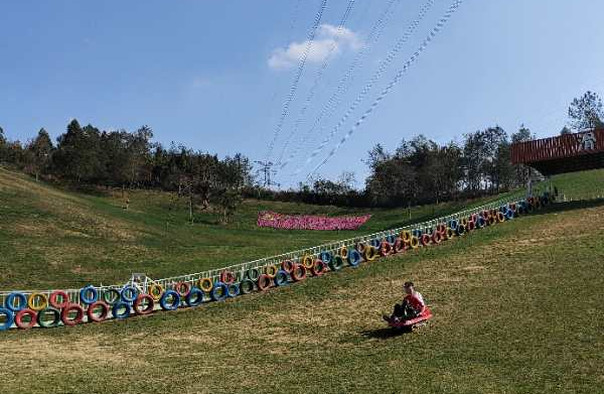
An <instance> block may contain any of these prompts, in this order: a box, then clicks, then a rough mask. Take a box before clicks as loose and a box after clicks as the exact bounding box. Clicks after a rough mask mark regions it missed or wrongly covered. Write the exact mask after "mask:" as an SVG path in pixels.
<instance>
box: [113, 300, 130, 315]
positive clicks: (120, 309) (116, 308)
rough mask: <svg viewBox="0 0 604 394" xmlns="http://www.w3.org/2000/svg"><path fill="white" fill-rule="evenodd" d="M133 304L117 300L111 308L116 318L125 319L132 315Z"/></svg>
mask: <svg viewBox="0 0 604 394" xmlns="http://www.w3.org/2000/svg"><path fill="white" fill-rule="evenodd" d="M131 310H132V306H131V305H130V304H129V303H127V302H123V301H119V302H116V303H115V304H114V305H113V307H112V308H111V314H112V315H113V317H114V318H116V319H125V318H127V317H129V316H130V311H131Z"/></svg>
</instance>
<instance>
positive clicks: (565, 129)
mask: <svg viewBox="0 0 604 394" xmlns="http://www.w3.org/2000/svg"><path fill="white" fill-rule="evenodd" d="M566 134H572V131H571V130H570V129H569V128H568V127H566V126H564V127H563V128H562V130H560V135H566Z"/></svg>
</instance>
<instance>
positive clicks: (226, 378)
mask: <svg viewBox="0 0 604 394" xmlns="http://www.w3.org/2000/svg"><path fill="white" fill-rule="evenodd" d="M601 174H602V173H599V175H597V176H599V177H600V176H601ZM577 176H578V177H579V178H581V177H586V178H585V179H591V178H590V177H591V176H593V174H590V175H587V176H586V175H584V174H580V175H577ZM599 179H601V178H599ZM574 181H575V182H579V183H581V184H583V183H582V182H580V180H579V181H578V180H577V178H574ZM590 182H591V181H590ZM600 185H602V183H601V182H600ZM559 187H560V186H559ZM584 187H585V188H586V189H589V190H591V189H594V188H597V187H599V185H597V184H596V185H595V186H592V187H591V188H590V186H589V185H585V186H584ZM3 190H6V189H5V186H4V185H3ZM57 193H58V192H57ZM52 198H56V199H57V200H60V201H65V204H66V205H67V206H71V205H72V204H73V206H75V207H80V206H85V207H89V206H92V207H96V208H95V209H96V210H95V212H96V213H95V215H98V216H95V218H96V219H95V220H97V222H95V226H101V225H102V224H103V223H107V227H106V229H105V230H100V231H101V232H100V234H102V237H106V238H111V237H120V236H121V237H122V238H120V239H122V241H123V242H124V243H126V244H127V245H133V244H134V242H133V241H129V240H128V238H127V237H125V236H123V235H121V234H123V233H122V232H124V233H127V234H137V233H136V231H140V232H141V233H142V235H136V236H137V237H141V238H140V239H145V236H150V237H155V238H152V239H159V238H160V235H153V233H152V231H151V230H149V228H157V227H153V226H143V225H142V224H141V222H144V220H151V219H142V218H135V219H132V218H129V219H122V220H121V221H120V220H118V219H117V217H118V216H120V215H121V214H122V212H121V211H120V209H121V208H119V206H117V205H118V204H117V203H113V205H115V207H114V208H112V206H113V205H112V203H111V201H112V200H111V199H105V198H91V197H84V196H65V195H61V194H57V195H56V196H53V197H52ZM3 201H4V200H3ZM248 204H258V203H248ZM2 205H3V206H6V205H5V202H3V204H2ZM52 209H54V208H49V211H50V213H49V214H48V215H51V214H52V212H53V211H52ZM70 209H73V210H74V215H73V216H74V217H76V213H75V212H76V211H75V209H76V208H70ZM112 209H114V210H115V212H113V213H112ZM246 209H249V210H250V211H249V212H248V213H242V214H241V215H242V216H241V218H242V217H245V215H251V216H253V215H252V214H251V210H252V209H251V208H246ZM133 211H134V209H133ZM27 212H31V208H28V209H27V210H25V211H23V214H22V215H25V216H26V214H27ZM380 214H384V215H386V214H389V213H387V212H382V213H380ZM376 215H378V216H377V218H378V219H379V220H383V221H384V223H387V220H386V219H380V216H379V214H376ZM48 217H50V216H47V217H45V218H41V220H42V219H44V220H46V221H43V223H46V224H48V223H52V222H50V221H49V219H48ZM87 217H88V216H87ZM603 223H604V202H603V201H602V200H599V201H591V202H568V203H562V204H558V205H556V206H555V207H552V208H551V209H550V210H548V211H539V213H538V214H535V215H532V216H525V217H522V218H519V219H517V220H513V221H511V222H506V223H505V224H502V225H498V226H494V227H489V228H487V229H484V230H482V231H479V232H475V233H472V234H471V235H470V236H467V237H464V238H460V239H455V240H453V241H451V242H447V243H445V244H443V245H441V246H439V247H433V248H427V249H425V250H420V251H419V252H418V253H407V254H404V255H398V256H395V257H390V258H386V259H381V260H378V261H376V262H374V263H368V264H367V263H365V264H362V265H361V266H360V267H359V268H358V269H346V270H344V271H342V272H340V273H338V274H329V275H326V276H324V277H322V278H319V279H312V280H306V281H304V282H302V283H299V284H296V285H292V286H287V287H284V288H279V289H273V290H271V291H269V292H268V293H267V294H252V295H249V296H246V297H241V298H237V299H232V300H229V301H227V302H224V303H215V304H209V305H206V306H203V307H200V308H195V309H186V310H179V311H177V312H174V313H158V314H154V315H152V316H150V317H146V318H131V319H128V320H126V321H121V322H115V321H110V322H106V323H101V324H88V325H81V326H77V327H74V328H68V329H67V328H59V329H51V330H31V331H28V332H22V331H11V332H6V333H2V335H1V336H2V338H1V339H0V340H1V341H2V350H3V352H2V353H3V356H2V358H1V359H0V387H1V388H3V389H4V391H6V392H28V393H29V392H79V391H82V390H83V389H84V388H85V390H86V391H88V392H99V393H100V392H116V393H117V392H120V393H125V392H157V393H160V392H166V391H178V392H185V393H193V392H212V393H215V392H274V391H278V392H305V393H308V392H313V393H314V392H326V393H332V392H333V393H341V392H349V391H362V392H590V393H591V392H602V391H604V374H603V373H602V365H603V364H604V334H602V333H603V330H602V328H603V322H604V312H603V311H602V305H603V304H604V292H602V291H601V289H602V288H603V286H604V275H603V269H602V261H604V225H603ZM157 226H159V225H157ZM207 226H208V227H207V229H209V228H213V227H212V225H210V224H208V225H207ZM237 226H240V227H239V228H238V227H237ZM57 228H59V229H60V228H62V227H61V226H60V225H58V224H57ZM207 229H206V230H205V231H208V230H207ZM53 231H54V232H55V233H58V232H59V230H58V229H54V230H53ZM82 231H83V232H85V233H86V234H90V237H94V236H95V233H94V232H87V229H86V228H83V229H82ZM103 231H105V232H103ZM157 231H159V230H157ZM183 231H184V230H183ZM194 231H197V230H194ZM214 231H219V230H218V229H215V230H214ZM229 231H233V232H239V233H238V234H239V235H238V237H234V239H235V238H236V239H243V235H242V234H246V233H245V231H248V232H251V231H252V229H251V227H249V225H248V224H245V223H243V221H242V220H239V224H238V225H233V228H231V229H230V230H229ZM3 232H4V231H3ZM225 232H228V231H226V230H225ZM198 234H199V237H200V238H202V234H204V233H203V232H201V231H200V232H199V233H198ZM248 234H250V233H248ZM266 235H267V234H264V236H265V237H266ZM38 236H39V237H42V236H43V235H42V234H40V235H38ZM96 236H97V237H99V238H100V237H101V236H100V235H96ZM216 236H217V237H222V236H224V233H220V234H219V235H216ZM317 236H320V237H325V236H329V234H325V235H317ZM62 237H68V236H67V235H62ZM74 237H75V236H74ZM308 237H309V238H307V239H305V240H304V241H303V242H311V241H316V240H313V239H312V238H310V235H309V236H308ZM257 238H258V240H257V241H254V242H259V241H260V238H262V237H261V236H258V237H257ZM30 242H31V239H30ZM107 242H109V241H107ZM170 242H175V240H172V241H170ZM242 242H243V241H242ZM266 242H268V241H266ZM292 242H294V241H292ZM103 247H107V248H108V246H103ZM147 247H149V246H147ZM264 247H266V248H268V247H269V244H268V243H267V244H262V246H261V247H260V248H264ZM176 249H177V250H178V248H176ZM105 250H109V249H105ZM255 250H256V251H257V252H260V251H261V249H255ZM166 256H167V254H166ZM100 272H103V271H100ZM70 275H72V274H70ZM407 279H412V280H414V281H415V282H416V283H417V284H418V286H419V290H420V291H421V292H422V293H423V294H424V296H425V298H426V299H427V301H428V303H429V304H430V305H431V308H432V309H433V311H434V313H435V317H434V319H433V320H432V321H431V322H430V323H429V324H428V325H427V326H425V327H421V328H419V329H418V330H417V331H416V332H414V333H413V334H401V335H393V334H392V332H391V331H389V330H386V329H385V328H384V324H383V322H381V320H380V314H381V312H383V311H387V310H388V309H389V308H390V306H391V305H392V304H393V303H394V302H395V301H397V299H399V296H400V287H401V285H402V283H403V282H404V281H405V280H407ZM17 371H19V372H18V373H17Z"/></svg>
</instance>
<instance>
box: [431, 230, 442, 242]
mask: <svg viewBox="0 0 604 394" xmlns="http://www.w3.org/2000/svg"><path fill="white" fill-rule="evenodd" d="M442 240H443V236H442V235H441V233H440V232H438V231H435V232H434V233H432V242H433V243H434V244H435V245H438V244H439V243H441V241H442Z"/></svg>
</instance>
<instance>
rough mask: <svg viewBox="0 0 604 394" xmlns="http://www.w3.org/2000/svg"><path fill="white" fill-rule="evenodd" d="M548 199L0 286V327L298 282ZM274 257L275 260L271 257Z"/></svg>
mask: <svg viewBox="0 0 604 394" xmlns="http://www.w3.org/2000/svg"><path fill="white" fill-rule="evenodd" d="M551 202H552V198H551V197H549V196H541V197H535V198H530V199H524V200H510V201H507V202H504V203H501V202H500V203H498V204H497V203H491V204H487V205H485V206H484V207H481V208H477V209H475V210H474V211H471V210H466V211H464V212H462V213H458V214H455V215H451V216H449V217H447V218H441V219H435V220H431V221H429V222H425V223H422V224H418V225H416V226H415V227H414V228H408V229H395V230H388V231H383V232H379V233H375V234H373V235H371V236H364V237H357V238H354V239H349V240H345V241H339V242H337V243H336V242H334V243H331V244H327V245H322V246H319V247H315V248H309V249H306V250H303V251H297V252H292V253H289V254H284V255H281V256H277V257H271V258H266V259H262V260H257V261H254V262H250V263H244V264H241V265H236V266H232V267H228V268H223V269H221V270H211V271H207V272H204V273H200V274H191V275H184V276H181V277H176V278H166V279H160V280H155V279H150V278H146V279H145V281H144V282H143V281H141V278H140V277H133V278H132V279H131V281H129V282H128V284H127V285H125V286H108V287H94V286H91V285H87V286H85V287H83V288H79V289H70V290H66V291H64V290H54V291H43V292H35V291H19V292H17V291H15V292H4V293H2V292H0V301H2V305H0V331H1V330H7V329H10V328H14V327H17V328H22V329H28V328H31V327H35V326H38V327H42V328H50V327H57V326H61V325H65V326H72V325H76V324H79V323H82V322H84V321H88V322H98V321H103V320H106V319H111V318H115V319H124V318H127V317H130V316H134V315H146V314H149V313H152V312H153V311H154V310H156V309H159V308H160V307H161V309H163V310H174V309H177V308H180V307H183V306H187V307H195V306H198V305H201V304H202V303H204V302H207V301H222V300H224V299H226V298H228V297H236V296H239V295H240V294H249V293H251V292H253V291H256V290H258V291H264V290H267V289H268V288H270V287H272V286H275V287H279V286H283V285H285V284H288V283H290V282H299V281H302V280H304V279H306V277H307V275H308V274H312V275H313V276H320V275H322V274H324V273H326V272H327V271H328V270H329V271H338V270H340V269H342V268H343V267H344V266H345V264H344V262H345V261H347V262H348V265H349V266H352V267H355V266H358V265H359V264H360V263H361V262H363V261H374V260H376V259H377V258H379V257H380V256H388V255H390V254H393V253H400V252H403V251H404V250H406V249H417V248H419V247H420V246H423V247H429V246H431V245H438V244H440V243H442V242H444V241H446V240H448V239H451V238H453V237H455V236H456V235H464V234H466V233H468V232H471V231H473V230H477V229H481V228H484V227H486V226H489V225H494V224H497V223H503V222H505V221H507V220H511V219H514V218H516V217H518V216H521V215H524V214H528V213H530V212H532V211H533V210H535V209H540V208H542V207H543V206H546V205H548V204H550V203H551ZM275 262H278V263H277V265H275ZM221 279H222V280H224V281H221ZM226 282H231V283H226ZM157 304H159V306H157ZM156 306H157V308H156Z"/></svg>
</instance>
